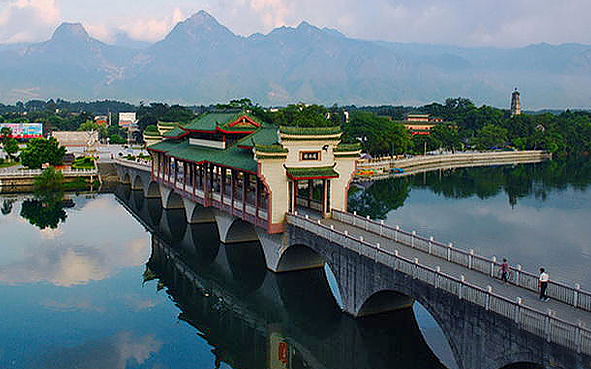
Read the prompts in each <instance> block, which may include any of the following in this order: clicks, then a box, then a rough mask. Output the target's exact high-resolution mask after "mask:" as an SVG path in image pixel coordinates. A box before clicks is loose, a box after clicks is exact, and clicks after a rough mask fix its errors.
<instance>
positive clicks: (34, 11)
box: [0, 0, 60, 43]
mask: <svg viewBox="0 0 591 369" xmlns="http://www.w3.org/2000/svg"><path fill="white" fill-rule="evenodd" d="M3 3H4V4H3V5H0V42H2V43H15V42H30V41H37V40H39V39H40V38H43V37H47V36H48V35H49V34H51V32H52V30H53V29H54V28H55V26H56V25H57V23H58V22H59V19H60V10H59V8H58V6H57V2H56V0H9V1H4V2H3ZM0 4H1V3H0Z"/></svg>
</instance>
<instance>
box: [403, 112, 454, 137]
mask: <svg viewBox="0 0 591 369" xmlns="http://www.w3.org/2000/svg"><path fill="white" fill-rule="evenodd" d="M400 123H402V124H403V125H404V126H405V127H406V129H408V130H409V132H410V134H411V135H412V136H415V135H427V136H428V135H430V134H431V129H432V128H433V127H435V126H436V125H438V124H442V123H445V122H444V120H443V119H441V118H438V117H431V115H429V114H408V115H407V116H406V120H403V121H400Z"/></svg>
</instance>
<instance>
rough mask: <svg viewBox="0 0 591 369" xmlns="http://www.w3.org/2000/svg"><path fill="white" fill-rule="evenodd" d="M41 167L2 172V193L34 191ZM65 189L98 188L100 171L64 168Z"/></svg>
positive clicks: (0, 185)
mask: <svg viewBox="0 0 591 369" xmlns="http://www.w3.org/2000/svg"><path fill="white" fill-rule="evenodd" d="M41 172H42V171H41V169H25V170H14V171H1V172H0V193H26V192H32V191H33V185H34V182H35V178H36V177H37V176H39V175H40V174H41ZM61 173H62V174H63V176H64V190H66V191H76V190H85V189H89V188H98V185H99V172H98V171H97V169H68V170H62V171H61Z"/></svg>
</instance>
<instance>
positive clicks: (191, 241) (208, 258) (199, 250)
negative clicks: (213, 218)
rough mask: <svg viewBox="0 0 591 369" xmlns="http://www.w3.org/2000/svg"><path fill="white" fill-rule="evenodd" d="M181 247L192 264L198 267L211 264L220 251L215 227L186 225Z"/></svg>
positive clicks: (209, 225)
mask: <svg viewBox="0 0 591 369" xmlns="http://www.w3.org/2000/svg"><path fill="white" fill-rule="evenodd" d="M181 247H182V249H183V250H184V252H185V254H186V255H187V258H188V259H189V260H191V262H192V263H195V264H196V265H199V266H208V265H210V264H212V263H213V262H214V260H215V258H216V257H217V255H218V252H219V249H220V236H219V234H218V229H217V227H216V225H215V224H214V223H196V224H188V225H187V230H186V231H185V237H184V239H183V241H182V243H181Z"/></svg>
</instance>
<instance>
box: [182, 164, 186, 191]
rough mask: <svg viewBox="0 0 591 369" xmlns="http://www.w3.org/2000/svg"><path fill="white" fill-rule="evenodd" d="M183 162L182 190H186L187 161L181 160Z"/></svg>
mask: <svg viewBox="0 0 591 369" xmlns="http://www.w3.org/2000/svg"><path fill="white" fill-rule="evenodd" d="M181 163H183V177H184V178H183V192H187V163H186V162H184V161H182V162H181Z"/></svg>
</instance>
